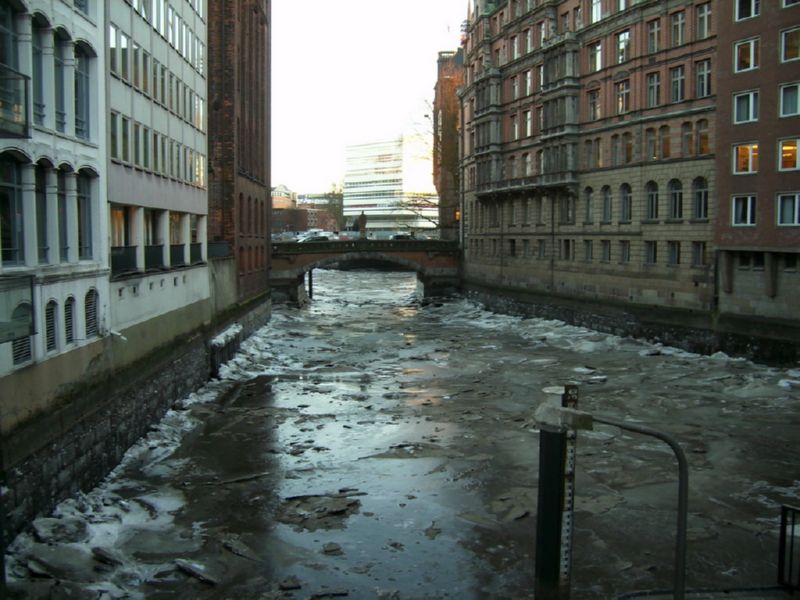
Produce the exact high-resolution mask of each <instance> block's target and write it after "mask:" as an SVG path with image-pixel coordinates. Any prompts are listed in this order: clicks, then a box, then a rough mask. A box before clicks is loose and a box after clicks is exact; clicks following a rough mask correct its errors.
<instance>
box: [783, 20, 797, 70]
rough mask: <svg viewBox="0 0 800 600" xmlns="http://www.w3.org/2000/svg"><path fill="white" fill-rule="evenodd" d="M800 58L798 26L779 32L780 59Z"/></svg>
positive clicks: (786, 60)
mask: <svg viewBox="0 0 800 600" xmlns="http://www.w3.org/2000/svg"><path fill="white" fill-rule="evenodd" d="M798 59H800V27H795V28H794V29H789V30H788V31H782V32H781V61H782V62H789V61H791V60H798Z"/></svg>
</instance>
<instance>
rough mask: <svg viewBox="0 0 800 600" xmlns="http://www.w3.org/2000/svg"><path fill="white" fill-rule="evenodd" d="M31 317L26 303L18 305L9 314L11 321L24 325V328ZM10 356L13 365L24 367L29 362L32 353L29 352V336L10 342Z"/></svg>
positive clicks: (29, 307)
mask: <svg viewBox="0 0 800 600" xmlns="http://www.w3.org/2000/svg"><path fill="white" fill-rule="evenodd" d="M32 317H33V311H32V310H31V305H30V304H28V303H24V304H20V305H19V306H17V307H16V308H15V309H14V312H13V313H11V320H12V321H17V322H19V323H20V324H23V323H24V324H25V325H26V326H27V325H29V324H30V322H31V318H32ZM11 356H12V362H13V363H14V364H15V365H24V364H25V363H27V362H30V361H31V359H32V358H33V352H32V351H31V338H30V336H25V337H22V338H17V339H16V340H14V341H13V342H11Z"/></svg>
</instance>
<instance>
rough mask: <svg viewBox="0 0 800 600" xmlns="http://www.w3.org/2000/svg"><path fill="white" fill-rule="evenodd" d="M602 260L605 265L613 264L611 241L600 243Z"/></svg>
mask: <svg viewBox="0 0 800 600" xmlns="http://www.w3.org/2000/svg"><path fill="white" fill-rule="evenodd" d="M600 260H601V261H602V262H604V263H608V262H611V240H601V241H600Z"/></svg>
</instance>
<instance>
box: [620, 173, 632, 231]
mask: <svg viewBox="0 0 800 600" xmlns="http://www.w3.org/2000/svg"><path fill="white" fill-rule="evenodd" d="M619 202H620V207H619V208H620V216H619V222H620V223H630V222H631V218H632V214H633V191H632V190H631V186H629V185H628V184H627V183H623V184H622V185H621V186H620V188H619Z"/></svg>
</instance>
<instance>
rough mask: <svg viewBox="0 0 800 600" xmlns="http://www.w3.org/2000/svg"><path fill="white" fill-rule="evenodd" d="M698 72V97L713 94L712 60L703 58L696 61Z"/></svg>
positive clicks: (696, 93) (696, 70) (696, 92)
mask: <svg viewBox="0 0 800 600" xmlns="http://www.w3.org/2000/svg"><path fill="white" fill-rule="evenodd" d="M695 72H696V73H697V87H696V90H695V95H696V96H697V97H698V98H705V97H706V96H710V95H711V61H710V60H701V61H699V62H697V63H695Z"/></svg>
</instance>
